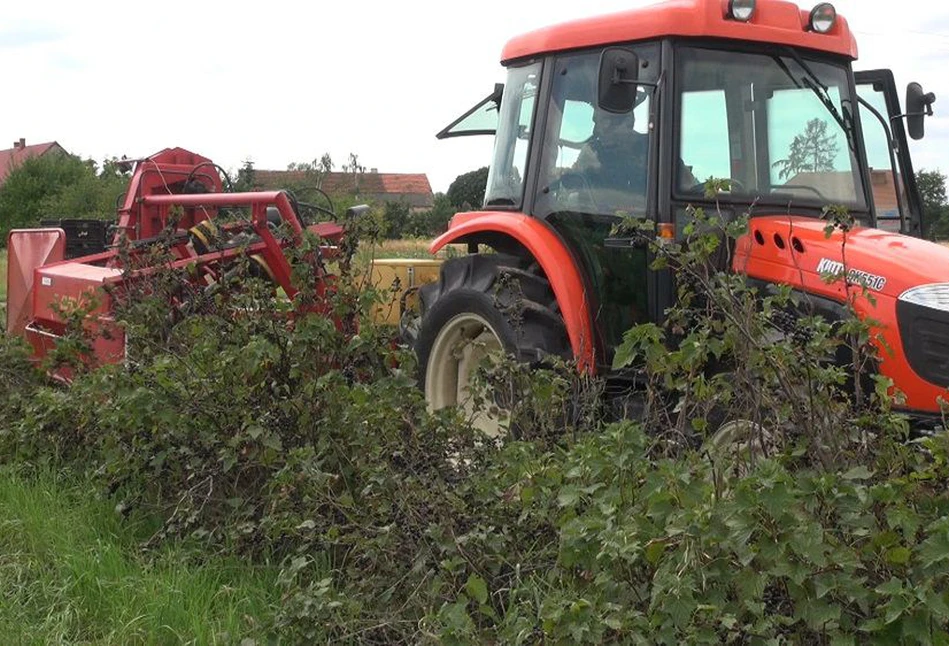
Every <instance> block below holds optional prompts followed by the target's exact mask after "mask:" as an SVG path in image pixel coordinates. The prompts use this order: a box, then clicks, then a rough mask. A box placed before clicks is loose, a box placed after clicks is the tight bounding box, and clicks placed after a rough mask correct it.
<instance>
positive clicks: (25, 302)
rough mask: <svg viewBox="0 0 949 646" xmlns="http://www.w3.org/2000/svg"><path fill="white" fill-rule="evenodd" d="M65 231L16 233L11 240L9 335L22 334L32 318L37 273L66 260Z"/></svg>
mask: <svg viewBox="0 0 949 646" xmlns="http://www.w3.org/2000/svg"><path fill="white" fill-rule="evenodd" d="M65 251H66V233H65V232H64V231H63V230H62V229H14V230H13V231H11V232H10V234H9V235H8V236H7V334H20V333H21V332H23V330H24V329H25V328H26V325H27V323H29V320H30V316H31V315H32V308H31V307H30V300H31V296H32V294H33V280H34V274H35V269H36V268H37V267H41V266H43V265H45V264H47V263H51V262H58V261H60V260H62V259H63V256H64V254H65Z"/></svg>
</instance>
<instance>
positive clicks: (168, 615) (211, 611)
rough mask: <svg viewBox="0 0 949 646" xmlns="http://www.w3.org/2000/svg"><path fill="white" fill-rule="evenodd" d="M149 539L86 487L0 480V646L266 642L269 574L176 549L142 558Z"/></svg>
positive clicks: (53, 480)
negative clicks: (263, 638) (144, 542)
mask: <svg viewBox="0 0 949 646" xmlns="http://www.w3.org/2000/svg"><path fill="white" fill-rule="evenodd" d="M148 531H149V528H148V527H147V523H144V522H141V521H139V522H135V521H128V520H124V519H123V518H121V517H120V516H119V515H118V514H117V513H116V512H115V510H114V509H113V506H112V503H110V502H108V501H106V500H102V499H99V498H97V496H96V495H95V494H94V493H93V489H92V487H91V485H86V484H83V483H71V482H67V481H65V480H64V479H63V478H62V477H57V476H52V475H46V476H41V477H37V478H25V477H22V476H19V475H15V474H11V473H10V472H9V471H0V635H2V636H3V637H2V641H3V643H7V644H51V643H57V644H61V643H96V644H144V643H148V644H155V643H159V644H160V643H169V644H172V643H173V644H182V643H194V644H219V643H221V644H223V643H227V644H230V643H240V642H241V640H242V639H245V638H251V639H253V638H255V637H259V636H260V635H261V634H262V633H264V632H265V630H266V625H265V620H266V618H267V617H269V616H271V615H272V614H273V612H274V608H275V607H276V604H277V603H279V599H278V592H277V588H276V585H275V582H276V572H275V570H269V569H255V568H253V567H252V566H250V565H249V564H246V563H243V562H241V561H238V560H236V559H224V558H223V557H218V556H215V555H208V554H204V555H201V558H200V559H199V558H198V557H199V554H198V552H197V551H196V550H194V549H186V548H184V547H182V546H174V547H170V548H166V549H164V550H161V551H159V552H158V553H157V554H156V553H151V554H150V555H148V556H146V555H144V554H143V553H142V552H141V551H140V550H139V548H138V546H139V545H140V543H141V541H142V539H143V538H146V537H147V536H148ZM261 618H263V619H264V621H263V622H262V619H261Z"/></svg>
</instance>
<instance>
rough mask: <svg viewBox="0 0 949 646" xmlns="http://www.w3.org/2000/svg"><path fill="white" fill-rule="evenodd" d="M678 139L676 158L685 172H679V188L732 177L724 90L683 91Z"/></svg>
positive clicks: (685, 188)
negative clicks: (679, 136) (679, 144)
mask: <svg viewBox="0 0 949 646" xmlns="http://www.w3.org/2000/svg"><path fill="white" fill-rule="evenodd" d="M680 142H681V148H680V150H679V158H680V159H683V160H686V161H685V164H686V166H685V170H687V171H688V172H682V173H679V182H680V186H679V188H680V189H681V190H690V189H692V188H693V187H692V186H686V185H685V184H695V183H699V182H704V181H706V180H708V179H710V178H716V179H722V178H728V177H731V175H732V172H731V166H732V164H731V159H730V155H729V141H728V114H727V110H726V106H725V90H706V91H699V92H683V93H682V136H681V139H680Z"/></svg>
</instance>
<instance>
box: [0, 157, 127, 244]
mask: <svg viewBox="0 0 949 646" xmlns="http://www.w3.org/2000/svg"><path fill="white" fill-rule="evenodd" d="M123 168H124V165H123V164H122V163H121V160H115V159H112V160H107V161H106V162H105V163H104V164H103V166H102V170H101V172H100V171H99V170H98V168H97V164H96V163H95V162H94V161H92V160H86V161H83V160H81V159H80V158H79V157H76V156H75V155H61V154H60V155H57V154H47V155H43V156H41V157H30V158H29V159H26V160H24V161H23V163H21V164H20V165H18V166H17V167H16V168H14V169H13V170H12V171H11V172H10V174H9V175H8V176H7V179H6V181H5V182H4V184H3V186H2V187H0V244H3V243H4V242H5V241H6V233H7V232H8V231H9V230H10V229H14V228H19V227H30V226H36V225H38V224H39V223H40V222H41V221H42V220H45V219H57V220H58V219H61V218H103V219H109V218H113V217H115V210H116V201H117V199H118V198H119V196H120V195H122V194H124V192H125V189H126V186H127V183H128V178H127V174H126V172H125V171H124V170H123Z"/></svg>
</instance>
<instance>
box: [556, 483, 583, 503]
mask: <svg viewBox="0 0 949 646" xmlns="http://www.w3.org/2000/svg"><path fill="white" fill-rule="evenodd" d="M579 501H580V489H579V488H578V487H577V486H576V485H566V486H565V487H564V488H563V489H561V490H560V493H559V494H558V495H557V504H558V505H560V506H561V507H572V506H573V505H575V504H577V502H579Z"/></svg>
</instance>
